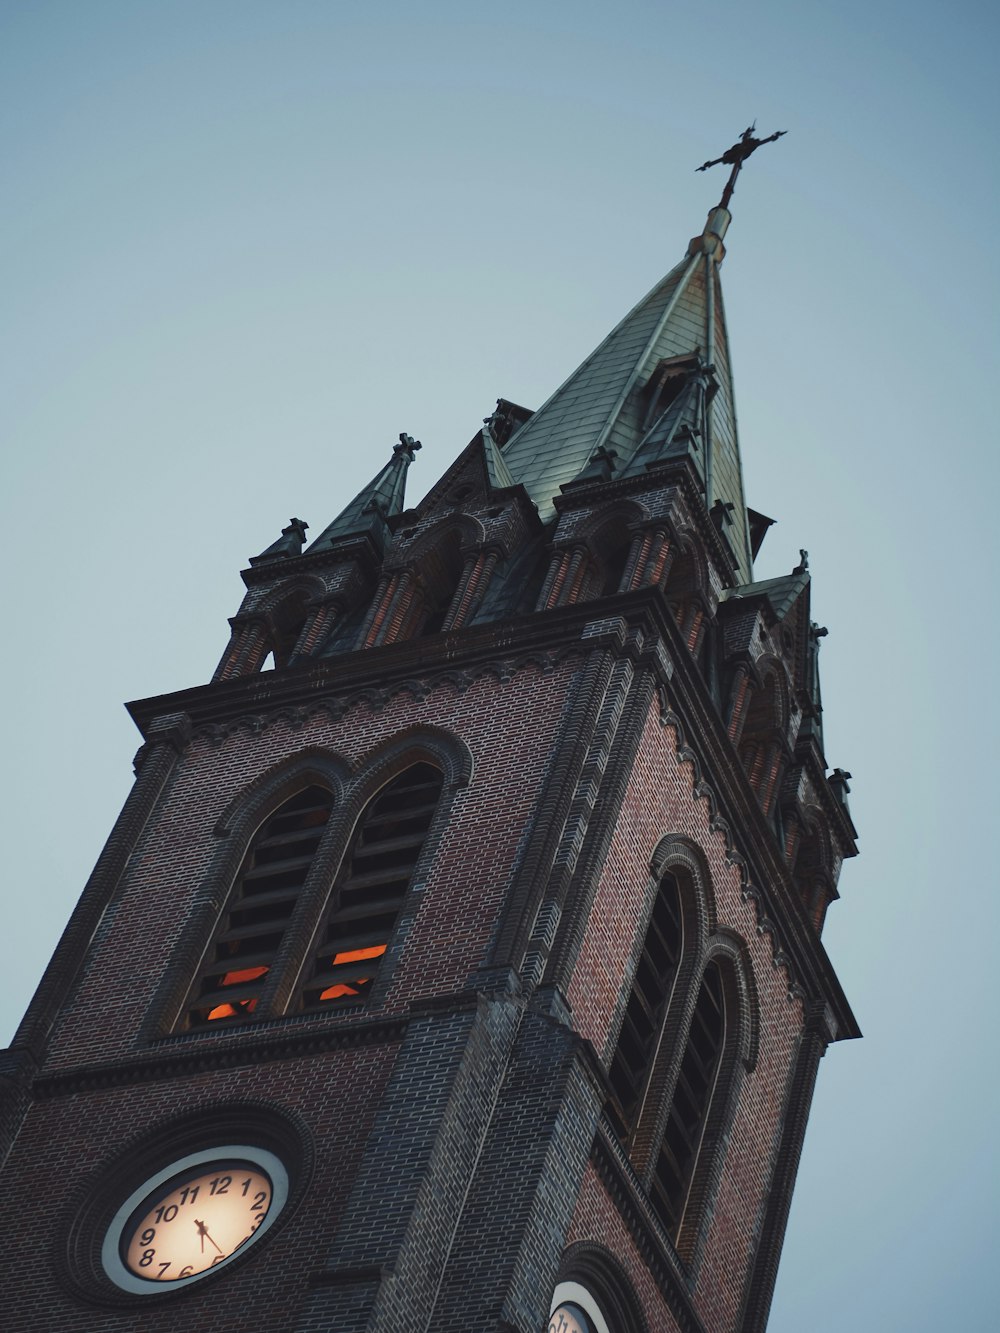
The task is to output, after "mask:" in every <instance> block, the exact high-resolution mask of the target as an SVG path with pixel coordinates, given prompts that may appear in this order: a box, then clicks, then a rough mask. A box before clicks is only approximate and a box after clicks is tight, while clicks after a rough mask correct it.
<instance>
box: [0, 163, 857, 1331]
mask: <svg viewBox="0 0 1000 1333" xmlns="http://www.w3.org/2000/svg"><path fill="white" fill-rule="evenodd" d="M746 142H747V136H744V140H742V141H741V143H746ZM749 142H751V143H752V144H753V145H754V146H756V144H757V142H758V141H755V140H750V141H749ZM738 148H739V146H737V149H738ZM737 149H734V150H730V155H727V157H726V158H725V159H724V160H725V161H727V162H730V163H734V164H735V165H734V172H733V176H732V177H731V179H730V185H729V187H727V192H726V194H725V195H724V197H723V204H722V205H720V206H719V207H717V208H715V209H713V210H712V212H711V213H710V214H709V216H708V221H707V223H706V225H705V227H704V229H703V230H702V231H701V233H700V234H699V235H698V236H696V237H695V238H694V240H692V241H691V242H690V244H689V246H688V247H687V252H686V254H685V255H684V257H683V258H682V259H681V262H680V263H679V264H677V266H676V267H674V268H673V269H671V271H670V272H669V273H668V274H667V276H666V277H665V278H664V279H663V280H662V282H660V283H659V284H658V285H657V286H656V287H655V288H654V289H653V290H652V291H651V292H650V293H649V294H648V295H647V296H645V297H644V298H643V299H642V300H641V301H640V302H639V303H638V305H636V306H635V307H634V308H633V309H632V310H631V311H630V312H629V313H628V314H627V315H626V316H625V318H624V319H623V320H622V321H621V323H620V324H618V326H617V327H616V328H615V329H613V330H612V332H611V333H609V335H608V336H607V338H605V339H604V341H603V342H602V343H601V344H600V346H599V347H597V348H596V349H595V350H594V351H593V353H592V354H591V355H590V356H589V357H588V358H587V359H586V361H584V363H583V364H582V365H581V366H580V367H579V368H578V369H577V370H576V371H574V372H573V374H572V375H571V376H570V377H569V379H567V380H566V382H565V383H564V384H563V385H562V386H561V387H560V388H558V389H557V390H556V391H555V393H553V395H552V396H551V397H550V398H549V399H548V401H547V402H546V403H544V404H543V405H542V406H541V407H540V408H539V409H538V410H537V411H535V412H531V411H529V410H527V409H525V408H523V407H519V406H517V405H516V404H515V403H513V402H509V401H507V400H505V399H500V400H499V401H498V403H497V407H496V411H495V412H493V413H492V415H491V416H490V417H489V418H488V419H487V421H486V423H485V425H484V426H483V428H482V429H480V430H478V431H477V432H476V433H475V435H474V436H473V438H472V439H471V441H470V442H469V444H468V445H467V446H466V448H465V449H464V450H463V451H462V452H461V453H460V454H459V455H458V457H457V458H456V459H455V461H454V463H453V464H452V465H451V467H450V468H449V469H448V470H447V471H446V472H445V474H444V475H443V476H442V478H441V479H440V480H439V481H438V482H437V483H436V484H435V485H434V486H432V487H431V490H430V492H429V494H427V495H426V496H425V497H424V498H423V499H422V500H420V501H419V503H417V504H416V505H413V506H412V507H407V500H406V497H405V486H406V481H407V474H408V471H409V469H410V467H411V465H412V464H413V463H414V460H415V457H416V452H417V450H418V449H419V448H420V445H419V444H418V443H417V442H416V441H415V440H413V439H411V438H410V437H408V436H405V435H404V436H400V438H399V442H398V443H397V444H396V445H395V446H394V448H393V449H392V452H391V456H390V457H389V458H388V460H387V461H386V463H385V465H384V466H383V467H382V469H381V470H380V471H379V472H378V473H377V475H376V476H375V477H374V478H373V479H372V481H371V483H370V484H369V485H368V486H366V487H365V488H364V490H363V491H362V492H361V494H360V495H358V496H357V497H356V498H355V499H353V500H352V501H351V502H350V503H349V504H347V506H346V508H344V509H343V511H342V512H341V513H340V514H339V516H338V517H336V518H334V519H333V520H332V521H331V522H329V524H328V526H326V527H325V528H323V529H322V531H321V532H320V533H319V535H318V536H314V539H313V540H311V541H308V540H307V525H306V524H305V523H304V522H303V521H302V520H300V519H297V518H293V519H292V520H291V522H290V523H289V524H288V526H287V527H285V528H284V530H283V531H282V533H281V536H280V537H279V538H278V539H277V540H276V541H275V542H274V543H273V544H272V545H270V546H268V547H267V549H266V550H264V551H263V552H262V553H261V554H260V555H258V556H255V557H254V558H253V559H251V561H250V564H249V568H248V569H247V570H246V571H244V574H243V579H244V582H245V584H246V596H245V597H244V599H243V603H242V605H241V606H240V608H239V610H238V612H237V613H236V615H235V616H234V617H233V619H232V621H231V622H230V623H231V636H230V639H229V643H228V646H227V647H226V649H225V651H224V653H223V655H222V659H221V662H220V663H219V666H218V669H217V670H216V672H215V674H214V677H213V678H212V679H211V680H210V681H209V682H208V683H206V684H202V685H197V686H195V687H193V688H187V689H182V690H180V691H178V692H177V693H174V694H170V695H165V696H162V697H159V698H153V699H143V700H140V701H139V702H136V703H133V704H131V705H130V712H131V715H132V717H133V718H134V720H135V722H136V725H137V726H138V728H139V730H140V732H141V733H142V737H143V744H142V747H141V748H140V750H139V752H138V754H137V756H136V764H135V767H136V778H135V784H134V786H133V788H132V790H131V793H130V795H129V797H128V799H127V801H126V803H125V806H124V808H123V810H122V812H121V815H120V817H119V818H118V821H117V823H116V824H115V826H114V828H113V830H112V832H111V835H110V837H109V839H108V842H107V844H106V846H105V848H104V851H103V853H102V854H101V857H100V859H99V861H98V863H97V865H96V867H95V869H94V871H93V874H92V875H91V877H90V880H89V881H88V883H87V886H86V888H85V890H84V893H83V895H82V897H81V899H80V902H79V904H78V906H77V908H76V910H75V911H74V913H73V916H72V918H71V920H70V922H69V924H68V926H67V928H66V931H65V934H64V935H63V938H62V941H61V943H60V945H59V947H58V949H57V951H56V953H55V956H54V958H53V960H52V962H51V964H50V966H49V968H48V970H47V972H46V974H45V976H44V979H43V980H42V983H41V985H40V986H39V989H38V992H37V994H36V995H35V998H34V1000H33V1002H32V1004H31V1006H30V1008H29V1010H28V1012H27V1015H26V1017H25V1019H24V1021H23V1023H22V1025H21V1027H20V1029H19V1031H18V1033H17V1036H16V1038H15V1041H14V1043H13V1045H12V1046H11V1048H10V1049H9V1050H8V1051H7V1052H5V1053H4V1054H3V1063H2V1065H0V1092H2V1104H0V1106H2V1119H0V1132H2V1139H0V1150H2V1153H3V1157H2V1163H3V1176H2V1179H3V1198H4V1208H3V1209H2V1210H0V1233H2V1235H0V1253H3V1255H4V1264H5V1269H6V1277H5V1284H4V1298H3V1304H4V1309H5V1315H4V1320H5V1327H6V1328H9V1329H10V1330H12V1331H14V1333H34V1331H35V1330H39V1331H41V1330H45V1333H51V1330H52V1329H53V1328H58V1329H60V1330H62V1331H63V1333H132V1330H143V1333H180V1331H181V1330H184V1333H192V1331H194V1333H202V1331H204V1333H209V1331H211V1333H246V1330H248V1329H254V1330H257V1331H259V1333H320V1330H324V1331H325V1330H337V1331H338V1333H362V1331H365V1333H418V1331H419V1333H465V1331H466V1330H469V1329H477V1330H482V1331H483V1333H542V1330H545V1329H551V1330H555V1333H761V1331H762V1330H763V1329H764V1328H765V1325H766V1323H767V1317H768V1310H769V1306H770V1300H771V1294H772V1290H773V1286H774V1280H775V1275H776V1271H777V1265H778V1260H779V1255H780V1251H781V1246H782V1240H783V1235H784V1228H785V1223H786V1219H787V1216H788V1209H789V1203H790V1198H791V1192H792V1188H793V1185H794V1181H795V1174H796V1169H797V1165H798V1160H799V1155H800V1151H801V1146H802V1141H803V1135H804V1132H805V1127H806V1120H807V1117H808V1113H809V1106H810V1099H811V1095H812V1090H813V1085H814V1081H815V1079H816V1075H817V1070H818V1066H819V1062H820V1059H821V1057H822V1056H823V1054H824V1052H825V1051H826V1049H827V1047H828V1045H829V1044H830V1043H831V1042H836V1041H841V1040H844V1039H847V1038H851V1037H856V1036H857V1035H858V1029H857V1026H856V1023H855V1020H854V1018H853V1016H852V1014H851V1011H850V1008H849V1006H848V1004H847V1001H846V1000H845V998H844V995H843V993H842V991H841V988H840V985H839V983H838V981H837V978H836V976H835V974H834V972H833V969H832V967H831V964H830V962H829V960H828V958H827V955H826V952H825V950H824V948H823V945H822V942H821V935H822V930H823V922H824V917H825V914H826V911H827V908H828V907H829V905H830V903H831V901H832V900H833V899H835V898H836V897H837V878H838V874H839V871H840V867H841V863H842V861H843V859H844V858H845V857H848V856H852V855H854V854H855V851H856V847H855V831H854V828H853V826H852V823H851V819H850V815H849V813H848V808H847V790H848V789H847V778H848V777H849V774H846V773H844V772H843V771H842V770H840V769H836V770H834V771H833V772H832V773H830V772H828V770H827V764H826V760H825V757H824V751H823V735H822V706H821V701H820V693H819V677H818V669H817V657H818V649H819V639H820V636H821V635H822V634H823V633H825V631H823V630H820V629H818V628H817V626H816V625H815V624H814V622H813V620H812V619H811V609H810V596H811V582H810V574H809V571H808V568H807V562H806V559H805V556H803V559H802V561H801V563H800V564H799V565H798V566H797V567H796V568H795V569H794V570H792V571H791V572H790V573H788V574H787V575H786V576H784V577H782V578H777V579H769V580H767V581H765V582H755V580H754V576H753V560H754V557H755V556H756V554H757V551H758V549H759V547H760V544H761V541H762V540H763V537H764V534H765V532H766V529H767V527H768V526H769V523H770V520H769V519H767V518H765V517H763V515H761V514H760V513H757V512H756V511H754V510H753V509H749V508H748V507H747V503H746V498H745V496H744V493H743V477H742V470H741V463H740V451H739V444H738V440H737V432H736V414H735V409H734V399H733V384H732V378H731V375H730V365H729V344H728V339H727V333H726V322H725V315H724V311H723V303H722V291H721V287H720V280H719V270H720V265H721V263H722V260H723V256H724V254H725V249H724V243H723V242H724V238H725V235H726V231H727V228H728V226H729V222H730V214H729V210H728V207H727V205H728V203H729V199H730V196H731V194H732V184H733V181H734V180H735V173H736V171H738V169H739V166H740V164H741V162H742V157H739V154H738V153H737V156H736V157H733V156H731V154H733V153H734V152H737ZM749 151H752V148H751V149H748V150H747V151H746V152H744V154H743V156H745V155H747V152H749ZM446 389H447V386H442V391H446ZM417 467H418V468H419V462H417Z"/></svg>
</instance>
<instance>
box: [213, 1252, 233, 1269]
mask: <svg viewBox="0 0 1000 1333" xmlns="http://www.w3.org/2000/svg"><path fill="white" fill-rule="evenodd" d="M228 1258H229V1255H228V1254H217V1255H216V1256H215V1258H214V1259H213V1260H212V1267H213V1268H214V1267H215V1265H216V1264H221V1263H222V1262H223V1260H225V1259H228Z"/></svg>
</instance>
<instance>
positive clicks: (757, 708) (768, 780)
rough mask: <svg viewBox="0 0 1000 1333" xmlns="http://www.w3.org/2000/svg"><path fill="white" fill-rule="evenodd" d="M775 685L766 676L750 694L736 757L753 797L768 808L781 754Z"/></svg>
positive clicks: (772, 680)
mask: <svg viewBox="0 0 1000 1333" xmlns="http://www.w3.org/2000/svg"><path fill="white" fill-rule="evenodd" d="M776 695H777V685H776V683H775V681H774V679H773V678H771V677H769V678H768V679H766V680H765V682H764V684H763V685H762V686H761V687H760V688H759V689H755V690H754V691H753V693H752V695H751V697H750V705H749V707H748V709H747V715H746V719H745V721H744V723H743V728H742V731H741V733H740V745H739V756H740V763H741V764H742V765H743V771H744V772H745V773H746V775H747V777H748V778H749V780H750V786H751V787H753V789H754V792H755V794H756V796H757V799H758V800H759V801H760V803H761V805H762V806H764V807H765V809H768V808H769V806H770V803H771V798H772V796H773V794H774V788H775V779H776V776H777V768H778V763H779V761H780V757H781V746H780V732H779V724H780V713H779V707H778V703H777V698H776Z"/></svg>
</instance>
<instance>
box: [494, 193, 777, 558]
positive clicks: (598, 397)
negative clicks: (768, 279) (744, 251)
mask: <svg viewBox="0 0 1000 1333" xmlns="http://www.w3.org/2000/svg"><path fill="white" fill-rule="evenodd" d="M729 222H730V214H729V211H728V209H725V208H722V207H719V208H714V209H713V210H712V211H711V213H710V214H709V215H708V221H707V222H706V224H705V227H704V230H703V231H702V233H701V235H700V236H696V237H695V238H694V240H693V241H691V243H690V245H689V246H688V251H687V254H686V255H685V257H684V259H683V260H682V261H681V262H680V263H679V264H678V265H677V266H676V267H675V268H673V269H671V270H670V272H669V273H668V274H667V275H666V277H665V278H663V280H662V281H661V282H659V283H658V284H657V285H656V286H655V287H654V288H653V290H652V291H651V292H649V294H648V295H647V296H645V297H643V299H642V300H641V301H640V302H639V304H638V305H637V306H635V307H634V309H632V310H630V311H629V313H628V314H627V315H626V316H625V318H624V319H623V320H622V321H621V323H620V324H619V325H618V326H617V328H615V329H613V330H612V332H611V333H609V334H608V336H607V337H606V338H605V339H604V341H603V342H602V343H601V344H600V346H599V347H597V348H595V350H594V351H593V352H592V353H591V354H590V356H588V357H587V359H586V361H584V362H583V364H582V365H581V366H580V367H579V368H578V369H577V370H575V371H574V372H573V374H572V375H571V376H570V377H569V379H568V380H566V382H565V383H564V384H563V385H561V387H560V388H558V389H557V390H556V392H555V393H554V394H553V395H552V397H551V398H550V399H549V400H548V401H547V402H546V403H545V404H544V405H543V406H542V407H540V408H539V409H538V411H537V412H536V413H535V414H534V416H533V417H531V418H530V420H529V421H527V422H526V423H525V424H524V425H523V426H522V427H521V428H520V430H518V431H517V432H516V434H514V435H513V437H512V438H511V440H510V442H509V443H508V444H507V446H506V447H505V449H504V451H503V452H504V461H505V462H506V464H507V466H508V468H509V469H510V472H511V474H512V476H513V477H514V479H515V480H516V481H518V482H520V483H522V484H523V485H524V487H525V488H526V490H527V491H528V494H529V495H530V496H531V498H532V500H533V501H534V502H535V504H536V505H537V507H538V512H539V515H540V516H541V518H542V520H543V521H544V522H547V521H548V520H549V519H551V518H552V516H553V513H554V506H553V499H554V497H555V496H557V495H558V494H559V489H560V487H561V486H564V485H566V484H567V483H568V482H571V481H572V480H573V479H574V478H575V477H577V476H579V474H580V473H581V472H582V471H583V469H584V468H586V467H587V466H588V464H589V463H590V460H591V459H592V458H593V457H594V455H595V454H596V453H597V451H598V450H600V449H607V450H613V451H614V453H615V455H616V459H617V462H616V475H617V476H623V475H626V474H627V473H628V472H629V470H630V468H631V465H632V464H633V462H636V463H637V464H638V459H637V455H638V453H639V451H640V448H643V446H646V448H645V451H644V452H645V454H646V455H649V456H652V454H654V453H656V451H657V448H658V449H659V450H660V452H661V453H662V451H664V450H667V451H669V452H670V453H673V452H676V448H677V447H679V446H680V444H681V443H683V445H684V448H685V449H686V450H687V451H688V452H689V454H690V456H691V457H692V458H693V459H694V460H695V462H696V464H697V470H698V473H699V476H700V478H701V482H702V487H703V494H704V498H705V502H706V508H708V509H709V510H711V509H712V508H713V506H715V505H716V504H717V502H721V505H722V510H721V512H724V513H726V514H728V515H729V524H728V530H727V532H726V536H727V539H728V541H729V543H730V546H731V547H732V550H733V553H734V555H735V557H736V562H737V577H738V578H739V579H740V580H741V581H743V580H745V581H746V582H749V581H750V580H751V579H752V577H753V574H752V555H751V547H750V533H749V529H748V523H747V517H746V500H745V498H744V493H743V474H742V467H741V463H740V453H739V444H738V440H737V435H736V411H735V404H734V399H733V387H732V379H731V375H730V360H729V339H728V336H727V333H726V321H725V314H724V311H723V306H722V288H721V285H720V282H719V265H720V264H721V262H722V259H723V256H724V254H725V247H724V246H723V244H722V241H723V237H724V236H725V233H726V229H727V228H728V226H729ZM674 370H676V371H677V373H678V374H679V373H680V372H681V371H682V370H683V371H684V372H685V373H686V375H687V380H686V382H685V383H684V384H683V392H682V393H676V392H674V393H673V396H670V395H668V396H667V397H666V398H664V399H663V400H662V403H661V406H660V409H659V413H658V412H657V408H656V406H655V405H654V406H653V408H652V409H651V403H653V400H654V398H655V395H656V393H657V385H658V377H659V379H661V380H662V379H663V377H664V375H665V373H667V372H668V371H669V372H670V373H673V371H674ZM674 378H675V384H674V390H676V389H677V387H678V383H680V381H678V380H677V376H676V375H675V376H674ZM679 399H683V401H678V400H679ZM672 407H673V408H674V409H675V410H674V411H673V412H672V413H670V415H669V417H667V416H665V415H664V414H666V413H668V412H669V409H670V408H672ZM651 411H652V415H651ZM657 430H659V432H660V435H659V437H658V438H657V437H655V432H656V431H657Z"/></svg>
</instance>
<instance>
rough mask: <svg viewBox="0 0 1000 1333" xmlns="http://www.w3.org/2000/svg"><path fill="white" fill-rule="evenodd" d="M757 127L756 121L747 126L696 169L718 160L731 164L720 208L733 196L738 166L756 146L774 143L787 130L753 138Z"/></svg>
mask: <svg viewBox="0 0 1000 1333" xmlns="http://www.w3.org/2000/svg"><path fill="white" fill-rule="evenodd" d="M756 128H757V122H756V121H754V123H753V124H752V125H750V126H748V127H747V128H746V129H745V130H744V131H743V133H742V134H741V135H740V137H739V140H738V142H736V143H734V144H733V146H732V148H727V149H726V151H725V152H724V153H723V154H722V156H721V157H716V158H713V159H712V161H711V162H703V163H702V165H701V166H700V167H697V168H696V170H697V171H707V170H708V169H709V167H716V166H718V165H719V163H720V162H724V163H725V165H726V166H727V167H728V166H731V167H732V171H731V172H730V173H729V180H728V181H727V182H726V188H725V189H724V190H723V191H722V199H721V200H720V201H719V207H720V208H728V207H729V201H730V199H732V197H733V191H734V190H735V189H736V177H737V176H738V175H739V174H740V168H741V167H742V166H743V163H744V162H745V161H746V160H747V158H748V157H749V156H750V154H751V153H755V152H756V151H757V149H758V148H760V147H761V146H762V145H763V144H766V143H774V141H775V139H780V138H781V136H782V135H783V134H787V133H788V131H787V130H776V131H775V133H774V134H769V135H768V136H767V138H766V139H755V138H754V133H753V132H754V130H755V129H756Z"/></svg>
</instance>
